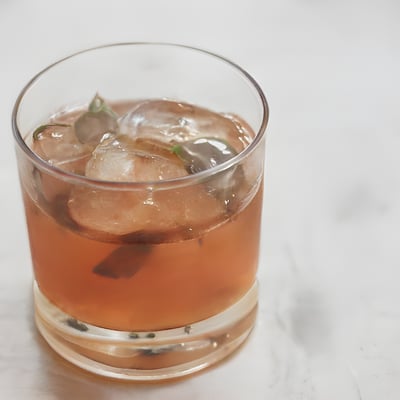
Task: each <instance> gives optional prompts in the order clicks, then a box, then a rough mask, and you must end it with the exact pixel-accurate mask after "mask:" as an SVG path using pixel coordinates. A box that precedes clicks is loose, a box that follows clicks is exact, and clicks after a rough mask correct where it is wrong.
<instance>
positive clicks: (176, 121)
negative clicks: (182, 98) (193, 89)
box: [118, 100, 251, 151]
mask: <svg viewBox="0 0 400 400" xmlns="http://www.w3.org/2000/svg"><path fill="white" fill-rule="evenodd" d="M118 122H119V129H120V132H121V133H122V134H125V135H129V136H131V137H151V138H154V139H157V140H163V141H166V142H170V143H180V142H184V141H187V140H192V139H195V138H199V137H214V138H218V139H222V140H225V141H227V142H229V143H230V144H231V146H233V147H234V148H235V149H236V151H240V150H242V149H243V148H244V147H246V146H247V145H248V143H249V141H250V140H251V135H250V132H251V130H249V129H248V127H247V126H246V125H245V124H244V123H243V122H242V121H241V120H239V119H238V118H236V117H235V116H232V115H222V114H217V113H214V112H212V111H209V110H207V109H205V108H201V107H194V106H192V105H191V104H187V103H182V102H175V101H171V100H148V101H144V102H141V103H139V104H137V105H136V106H135V107H134V108H133V109H132V110H131V111H129V112H128V113H126V114H125V115H123V116H122V117H120V119H119V121H118Z"/></svg>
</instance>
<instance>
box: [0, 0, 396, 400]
mask: <svg viewBox="0 0 400 400" xmlns="http://www.w3.org/2000/svg"><path fill="white" fill-rule="evenodd" d="M399 19H400V2H398V1H397V0H366V1H365V0H364V1H362V0H347V1H344V0H335V1H333V0H320V1H316V0H247V1H244V0H243V1H235V0H231V1H230V2H228V1H219V0H202V1H201V2H191V1H179V0H169V1H162V0H153V1H147V2H146V1H142V2H139V1H128V0H126V1H122V0H113V1H108V2H106V1H104V2H102V1H98V0H97V1H94V0H87V1H83V0H82V1H76V0H70V1H68V2H60V1H51V0H38V1H30V0H0V54H1V61H0V71H1V73H0V110H1V113H0V115H1V118H0V131H1V134H2V146H1V148H0V185H1V187H2V189H1V193H2V194H1V197H0V199H1V210H2V211H3V212H2V217H1V221H2V223H1V224H0V235H1V241H0V261H1V268H0V398H2V399H15V400H17V399H33V400H35V399H41V400H60V399H74V400H78V399H91V398H93V399H111V398H112V399H115V400H123V399H143V400H146V399H151V400H152V399H161V398H162V399H166V400H168V399H173V400H180V399H191V400H196V399H254V400H269V399H273V400H281V399H282V400H314V399H315V400H338V399H341V400H347V399H348V400H359V399H362V400H375V399H384V400H397V399H399V398H400V271H399V267H400V246H399V227H400V174H399V172H400V168H399V167H400V161H399V160H400V158H399V154H400V112H399V93H400V78H399V76H400V74H399V71H400V47H399V44H400V24H399ZM143 40H154V41H160V40H162V41H171V42H182V43H185V44H189V45H194V46H197V47H204V48H206V49H209V50H212V51H215V52H217V53H221V54H223V55H225V56H227V57H228V58H231V59H233V60H234V61H236V62H237V63H239V64H241V65H242V66H243V67H245V68H246V69H248V71H249V72H251V73H252V74H253V75H254V76H255V77H256V79H257V80H258V81H259V82H260V84H261V85H262V87H263V88H264V89H265V92H266V94H267V97H268V99H269V102H270V107H271V120H270V125H269V128H268V135H269V140H268V143H267V154H268V160H267V175H266V196H265V208H264V216H263V219H264V221H263V222H264V225H263V238H262V257H261V265H260V273H259V280H260V284H261V296H260V312H259V317H258V322H257V325H256V328H255V330H254V332H253V334H252V336H251V338H250V340H249V341H248V342H247V344H246V345H245V346H244V347H243V348H242V349H241V351H240V352H239V353H237V354H235V355H234V356H233V357H231V358H230V359H228V360H227V361H226V362H224V363H222V364H221V365H219V366H218V367H216V368H212V369H210V370H208V371H205V372H204V373H201V374H198V375H196V376H194V377H192V378H190V379H188V380H184V381H179V382H174V383H170V384H157V385H151V386H149V385H142V384H141V385H137V384H122V383H115V382H109V381H105V380H103V379H101V378H98V377H95V376H92V375H91V374H89V373H85V372H82V371H81V370H79V369H78V368H75V367H73V366H71V365H69V364H68V363H66V362H64V361H62V360H61V359H60V358H59V357H58V356H57V355H55V354H54V353H53V352H52V351H51V350H49V349H48V347H47V346H46V345H45V343H44V342H43V340H42V339H41V338H40V337H39V336H38V334H37V332H36V330H35V328H34V325H33V321H32V303H31V279H32V278H31V270H30V258H29V250H28V242H27V237H26V231H25V225H24V219H23V212H22V204H21V200H20V193H19V187H18V182H17V175H16V165H15V159H14V151H13V143H12V138H11V127H10V114H11V109H12V106H13V102H14V100H15V98H16V96H17V94H18V92H19V91H20V89H21V88H22V86H23V85H24V84H25V83H26V82H27V80H28V79H29V78H30V77H31V76H32V75H33V74H35V73H36V72H37V71H38V70H40V69H41V68H43V67H45V66H47V65H48V64H49V63H51V62H53V61H55V60H56V59H58V58H59V57H61V56H64V55H66V54H69V53H71V52H74V51H76V50H80V49H83V48H86V47H89V46H93V45H98V44H102V43H110V42H118V41H143Z"/></svg>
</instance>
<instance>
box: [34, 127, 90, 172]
mask: <svg viewBox="0 0 400 400" xmlns="http://www.w3.org/2000/svg"><path fill="white" fill-rule="evenodd" d="M32 150H33V151H34V152H35V153H36V154H37V155H38V156H39V157H40V158H42V159H43V160H45V161H47V162H49V163H50V164H53V165H55V166H57V167H59V168H61V169H64V170H66V171H70V172H74V173H78V174H80V173H83V171H84V169H85V164H86V161H87V160H88V157H89V155H90V152H91V148H90V147H89V146H87V145H85V144H82V143H80V142H79V141H78V139H77V138H76V136H75V132H74V129H73V127H72V126H71V125H68V124H61V123H53V124H47V125H42V126H40V127H39V128H37V129H36V130H35V132H34V133H33V143H32Z"/></svg>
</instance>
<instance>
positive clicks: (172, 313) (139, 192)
mask: <svg viewBox="0 0 400 400" xmlns="http://www.w3.org/2000/svg"><path fill="white" fill-rule="evenodd" d="M95 93H100V94H101V95H102V96H104V97H106V98H108V99H114V100H115V101H132V100H138V99H163V98H172V99H178V100H180V101H185V102H186V103H190V104H194V105H196V106H201V107H204V108H207V109H210V110H213V111H216V112H220V113H226V112H229V113H231V114H232V115H238V116H240V117H241V118H242V119H243V120H244V121H246V123H247V124H248V125H249V126H250V127H251V129H252V131H254V135H255V136H254V138H253V140H252V142H251V143H250V144H249V145H248V146H247V147H246V148H245V149H244V150H243V151H241V152H240V153H239V154H237V155H236V156H234V157H233V158H231V159H229V160H228V161H225V162H222V163H221V164H219V165H216V166H215V167H213V168H210V169H208V170H204V171H201V172H199V173H196V174H193V175H187V176H184V177H180V178H174V179H168V180H164V181H149V182H110V181H103V180H96V179H91V178H88V177H86V176H81V175H77V174H75V173H74V172H68V171H65V170H62V169H59V168H58V167H57V166H55V165H52V164H50V163H47V162H45V161H43V160H42V159H41V158H39V157H38V156H37V155H36V154H35V153H34V152H33V151H32V150H31V145H30V143H29V140H30V138H31V137H32V132H33V131H34V130H35V128H37V127H38V126H40V125H41V124H43V123H44V122H45V121H47V120H48V119H49V117H50V116H52V115H54V114H55V113H57V112H58V111H59V110H61V109H63V107H65V106H69V107H72V108H73V107H78V106H79V105H83V104H85V103H86V104H87V101H88V100H90V98H91V97H92V96H93V95H94V94H95ZM267 118H268V109H267V103H266V100H265V97H264V95H263V93H262V91H261V89H260V88H259V86H258V85H257V83H256V82H255V81H254V80H253V79H252V78H251V77H250V76H249V75H248V74H247V73H246V72H245V71H244V70H243V69H241V68H240V67H238V66H237V65H235V64H233V63H231V62H230V61H228V60H226V59H224V58H222V57H219V56H217V55H214V54H212V53H209V52H206V51H202V50H199V49H195V48H191V47H186V46H180V45H173V44H162V43H123V44H115V45H108V46H103V47H98V48H93V49H89V50H86V51H83V52H80V53H77V54H74V55H72V56H70V57H67V58H65V59H63V60H61V61H59V62H57V63H55V64H53V65H51V66H50V67H48V68H46V69H45V70H43V71H42V72H40V73H39V74H38V75H36V76H35V77H34V78H33V79H32V80H31V81H30V82H29V83H28V85H27V86H26V87H25V88H24V89H23V91H22V93H21V94H20V96H19V97H18V99H17V102H16V105H15V108H14V112H13V131H14V137H15V141H16V153H17V161H18V168H19V174H20V182H21V188H22V194H23V198H24V205H25V213H26V220H27V226H28V234H29V240H30V248H31V255H32V263H33V269H34V277H35V281H34V301H35V318H36V324H37V327H38V329H39V331H40V332H41V334H42V335H43V337H44V338H45V339H46V341H47V342H48V343H49V345H50V346H51V347H52V348H53V349H54V350H55V351H56V352H58V353H59V354H60V355H61V356H63V357H64V358H66V359H67V360H69V361H71V362H72V363H74V364H76V365H78V366H80V367H82V368H84V369H86V370H89V371H92V372H94V373H97V374H101V375H105V376H109V377H114V378H119V379H127V380H160V379H167V378H173V377H177V376H183V375H186V374H190V373H193V372H195V371H198V370H200V369H202V368H205V367H207V366H209V365H211V364H213V363H215V362H217V361H219V360H221V359H222V358H224V357H226V356H227V355H228V354H230V353H231V352H232V351H234V350H235V349H236V348H237V347H238V346H239V345H240V344H241V343H242V342H243V341H244V340H245V339H246V337H247V336H248V334H249V333H250V331H251V329H252V327H253V325H254V321H255V317H256V310H257V281H256V272H257V267H258V253H259V245H260V223H261V209H262V191H263V166H264V147H265V146H264V141H265V135H264V133H265V129H266V125H267ZM239 172H240V173H239ZM238 176H240V179H239V180H238V178H237V177H238ZM235 179H236V180H238V182H239V184H236V186H235V187H234V188H233V189H232V187H231V189H230V190H232V193H230V200H229V202H230V205H231V209H230V211H229V212H228V211H227V210H228V209H229V207H227V208H226V209H224V210H225V212H223V213H220V212H219V211H218V210H217V209H218V205H217V206H216V204H217V201H216V200H210V198H211V196H208V197H207V200H204V196H203V195H202V194H201V193H204V191H205V188H215V187H218V185H221V182H225V181H226V182H232V181H235ZM202 196H203V197H202ZM217 197H218V196H215V198H217ZM88 199H89V200H88ZM203 200H204V201H203ZM88 201H89V203H90V207H88V206H87V204H88V203H87V202H88ZM126 202H137V204H139V205H140V207H142V206H143V205H147V206H152V205H153V206H154V204H155V205H157V207H156V208H157V210H158V211H159V212H160V215H165V214H168V215H170V214H173V215H175V213H176V215H178V216H176V217H171V218H177V219H179V213H182V212H184V213H186V214H187V213H189V214H190V213H191V212H192V213H194V214H196V213H197V214H196V216H194V217H193V218H192V220H190V221H191V222H192V223H193V224H192V223H190V224H188V225H187V226H178V227H177V228H176V229H169V228H168V229H166V228H165V227H164V224H165V221H164V220H163V218H164V217H160V219H158V218H157V213H155V214H154V213H152V214H151V218H149V221H148V225H146V226H145V227H144V228H143V227H141V228H140V229H138V230H135V231H134V232H132V233H129V232H120V231H117V232H116V231H115V230H114V228H113V227H114V226H115V225H116V224H117V222H118V223H123V221H124V219H125V218H134V212H135V209H133V210H131V209H130V208H129V209H128V211H129V212H128V213H127V210H126V209H125V208H124V204H126ZM71 203H73V204H74V205H77V206H78V209H79V207H80V206H81V204H84V208H83V211H82V215H83V218H86V217H87V216H88V215H89V216H92V214H93V220H94V221H95V226H96V229H92V228H90V229H89V228H88V229H86V227H85V226H81V225H80V224H77V223H76V221H75V220H74V219H73V218H71ZM225 203H226V201H225ZM135 204H136V203H135ZM232 204H234V206H232ZM167 205H168V207H167ZM140 207H139V208H138V209H137V210H138V211H136V212H138V213H142V212H143V207H142V208H140ZM165 207H166V208H165ZM164 208H165V209H166V210H167V212H164V214H162V213H163V211H162V210H164ZM153 209H154V207H153ZM160 210H161V211H160ZM168 210H169V211H168ZM193 210H195V211H193ZM131 212H132V215H131V214H130V213H131ZM193 221H194V222H193ZM146 223H147V222H146ZM96 224H98V226H100V228H98V226H97V225H96ZM110 265H111V267H112V268H111V269H110ZM126 266H128V267H129V268H128V270H126V269H124V268H125V267H126ZM115 271H117V272H115ZM118 271H119V272H118ZM121 271H122V272H121Z"/></svg>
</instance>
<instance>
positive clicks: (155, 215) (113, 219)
mask: <svg viewBox="0 0 400 400" xmlns="http://www.w3.org/2000/svg"><path fill="white" fill-rule="evenodd" d="M68 208H69V213H70V216H71V218H72V219H73V220H74V221H75V222H76V223H77V224H78V225H79V226H80V230H81V232H82V233H83V234H85V232H86V234H88V235H89V236H90V235H92V236H93V237H97V238H101V239H103V240H111V241H122V242H129V243H153V244H154V243H164V242H172V241H178V240H184V239H190V238H194V237H199V236H201V235H202V234H203V233H204V232H205V231H207V230H209V229H211V228H212V227H214V226H216V225H218V224H220V223H222V222H223V221H224V220H225V219H226V214H225V208H224V206H223V203H222V202H221V201H219V200H218V199H217V198H216V197H215V196H213V195H212V194H210V193H208V192H207V190H206V189H205V188H204V187H202V186H200V185H199V186H196V187H186V188H181V189H175V190H174V189H171V190H160V191H152V190H151V188H149V190H148V191H145V190H141V191H115V190H114V191H112V190H108V191H107V190H100V189H95V188H93V189H90V188H85V187H76V188H75V189H74V190H73V192H72V193H71V196H70V199H69V202H68Z"/></svg>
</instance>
